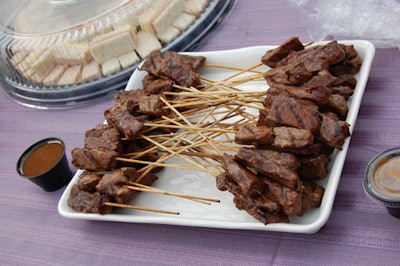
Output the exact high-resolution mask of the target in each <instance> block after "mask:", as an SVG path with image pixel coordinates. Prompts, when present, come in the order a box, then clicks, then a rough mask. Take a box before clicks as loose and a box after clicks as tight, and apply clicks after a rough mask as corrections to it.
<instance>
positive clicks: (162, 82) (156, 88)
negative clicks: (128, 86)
mask: <svg viewBox="0 0 400 266" xmlns="http://www.w3.org/2000/svg"><path fill="white" fill-rule="evenodd" d="M142 83H143V90H144V92H145V93H146V95H151V94H161V93H163V92H165V91H172V90H173V89H174V87H173V84H174V83H173V81H172V80H171V79H168V78H159V77H157V76H154V75H152V74H147V75H146V76H145V77H144V78H143V80H142Z"/></svg>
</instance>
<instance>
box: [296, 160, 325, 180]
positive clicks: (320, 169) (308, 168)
mask: <svg viewBox="0 0 400 266" xmlns="http://www.w3.org/2000/svg"><path fill="white" fill-rule="evenodd" d="M328 164H329V158H328V156H327V155H326V154H318V155H317V156H313V157H301V158H300V167H299V168H298V169H297V172H298V173H299V175H300V176H301V177H302V178H305V179H310V180H319V179H324V178H325V177H326V175H327V174H328Z"/></svg>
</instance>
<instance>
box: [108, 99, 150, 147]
mask: <svg viewBox="0 0 400 266" xmlns="http://www.w3.org/2000/svg"><path fill="white" fill-rule="evenodd" d="M104 117H105V118H106V120H107V122H108V123H109V124H110V125H112V126H113V127H115V128H117V129H118V130H119V131H120V132H121V133H122V134H123V135H124V136H125V137H126V138H127V139H129V140H132V139H135V138H136V137H137V136H138V135H139V134H140V133H142V131H143V130H144V129H145V126H144V124H143V123H144V122H146V121H148V119H149V117H148V116H147V115H140V116H134V115H132V114H131V113H130V112H128V111H126V110H120V109H119V108H115V106H113V107H111V108H109V109H107V110H105V111H104Z"/></svg>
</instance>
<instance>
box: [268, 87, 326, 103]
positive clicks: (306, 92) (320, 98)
mask: <svg viewBox="0 0 400 266" xmlns="http://www.w3.org/2000/svg"><path fill="white" fill-rule="evenodd" d="M282 91H285V92H287V93H288V94H289V95H290V96H292V97H294V98H298V99H303V100H309V101H312V102H313V103H315V104H317V105H323V104H326V103H327V102H328V100H329V96H330V95H331V94H332V90H331V89H329V88H328V87H326V86H314V87H298V86H290V85H284V84H273V85H271V88H270V89H269V92H270V93H272V92H275V93H280V92H282Z"/></svg>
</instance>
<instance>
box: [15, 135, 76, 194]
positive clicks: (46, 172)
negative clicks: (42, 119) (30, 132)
mask: <svg viewBox="0 0 400 266" xmlns="http://www.w3.org/2000/svg"><path fill="white" fill-rule="evenodd" d="M17 172H18V174H19V175H20V176H21V177H23V178H26V179H29V180H30V181H32V182H34V183H35V184H37V185H38V186H40V187H41V188H43V189H44V190H45V191H54V190H57V189H59V188H61V187H63V186H64V185H65V184H67V183H68V182H69V181H70V180H71V177H72V173H71V170H70V168H69V164H68V160H67V157H66V155H65V145H64V142H63V141H62V140H60V139H58V138H47V139H44V140H41V141H39V142H37V143H35V144H33V145H32V146H30V147H29V148H28V149H27V150H26V151H25V152H24V153H23V154H22V156H21V157H20V159H19V160H18V163H17Z"/></svg>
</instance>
